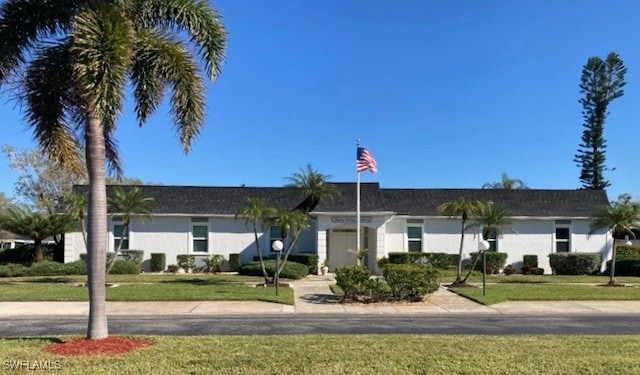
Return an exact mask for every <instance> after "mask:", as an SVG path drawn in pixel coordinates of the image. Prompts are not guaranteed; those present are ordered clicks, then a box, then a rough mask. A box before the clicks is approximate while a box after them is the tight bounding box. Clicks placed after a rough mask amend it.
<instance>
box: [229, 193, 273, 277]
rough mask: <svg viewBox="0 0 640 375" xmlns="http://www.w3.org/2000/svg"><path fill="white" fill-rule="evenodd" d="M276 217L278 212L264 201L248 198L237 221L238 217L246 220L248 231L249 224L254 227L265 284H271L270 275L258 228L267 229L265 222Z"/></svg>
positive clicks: (238, 214)
mask: <svg viewBox="0 0 640 375" xmlns="http://www.w3.org/2000/svg"><path fill="white" fill-rule="evenodd" d="M274 216H276V210H275V209H274V208H273V207H269V206H267V205H266V204H265V203H264V202H263V201H262V200H260V199H258V198H251V197H247V201H246V203H245V205H244V206H242V207H241V208H240V212H238V213H237V214H236V220H238V217H243V218H244V223H245V226H246V227H247V229H248V228H249V224H251V225H252V227H253V237H254V242H255V244H256V252H257V253H258V258H259V259H260V267H261V268H262V274H263V275H264V282H265V284H266V283H268V282H269V274H268V273H267V268H266V267H265V265H264V258H263V256H262V252H261V251H260V241H259V240H258V226H259V225H260V226H261V227H262V228H265V227H266V226H265V225H264V223H265V222H267V221H268V220H269V219H268V218H272V217H274Z"/></svg>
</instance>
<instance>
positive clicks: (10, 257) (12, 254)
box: [0, 244, 55, 266]
mask: <svg viewBox="0 0 640 375" xmlns="http://www.w3.org/2000/svg"><path fill="white" fill-rule="evenodd" d="M54 250H55V246H54V245H42V255H43V257H44V260H49V261H51V260H53V253H54ZM35 253H36V247H35V246H34V245H32V244H26V245H20V246H17V247H15V248H13V249H5V250H0V264H22V265H23V266H30V265H31V263H33V261H34V260H35Z"/></svg>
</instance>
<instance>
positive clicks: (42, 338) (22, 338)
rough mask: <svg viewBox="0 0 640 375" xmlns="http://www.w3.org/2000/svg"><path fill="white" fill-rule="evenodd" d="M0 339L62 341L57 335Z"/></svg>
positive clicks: (55, 342) (3, 338) (4, 338)
mask: <svg viewBox="0 0 640 375" xmlns="http://www.w3.org/2000/svg"><path fill="white" fill-rule="evenodd" d="M0 340H4V341H48V342H50V343H52V344H60V343H63V342H64V340H62V339H61V338H59V337H47V336H45V337H38V336H35V337H2V338H0Z"/></svg>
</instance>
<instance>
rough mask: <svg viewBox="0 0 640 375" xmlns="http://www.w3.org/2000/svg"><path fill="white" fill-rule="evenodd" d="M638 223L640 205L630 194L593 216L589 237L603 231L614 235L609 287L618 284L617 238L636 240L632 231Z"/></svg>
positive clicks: (624, 195)
mask: <svg viewBox="0 0 640 375" xmlns="http://www.w3.org/2000/svg"><path fill="white" fill-rule="evenodd" d="M638 221H640V203H639V202H634V201H632V199H631V196H630V195H628V194H621V195H620V196H619V197H618V200H617V201H615V202H611V205H609V206H606V207H602V208H601V209H599V210H597V211H596V212H594V213H593V215H592V216H591V221H590V223H589V227H590V230H589V235H592V234H594V233H595V232H596V231H598V230H601V229H607V230H609V231H611V233H612V235H613V248H612V251H611V272H610V274H609V285H615V284H616V277H615V272H616V238H619V237H621V236H623V235H625V234H626V235H629V236H631V238H635V234H634V233H633V231H632V229H637V228H638Z"/></svg>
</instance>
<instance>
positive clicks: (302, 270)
mask: <svg viewBox="0 0 640 375" xmlns="http://www.w3.org/2000/svg"><path fill="white" fill-rule="evenodd" d="M264 267H265V268H266V270H267V274H268V275H269V276H270V277H273V275H274V273H275V269H276V261H275V260H270V259H269V260H265V261H264ZM238 274H239V275H247V276H264V275H263V274H262V268H261V267H260V262H250V263H246V264H243V265H241V266H240V267H239V268H238ZM308 274H309V267H307V266H305V265H304V264H300V263H296V262H291V261H287V263H285V265H284V267H283V268H282V272H280V277H281V278H284V279H294V280H297V279H302V278H303V277H305V276H307V275H308Z"/></svg>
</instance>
